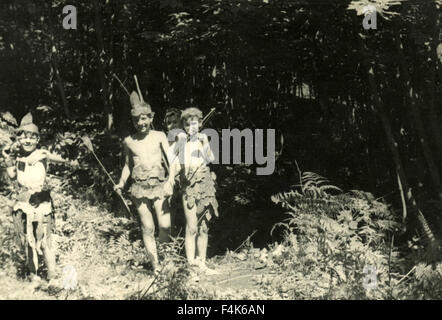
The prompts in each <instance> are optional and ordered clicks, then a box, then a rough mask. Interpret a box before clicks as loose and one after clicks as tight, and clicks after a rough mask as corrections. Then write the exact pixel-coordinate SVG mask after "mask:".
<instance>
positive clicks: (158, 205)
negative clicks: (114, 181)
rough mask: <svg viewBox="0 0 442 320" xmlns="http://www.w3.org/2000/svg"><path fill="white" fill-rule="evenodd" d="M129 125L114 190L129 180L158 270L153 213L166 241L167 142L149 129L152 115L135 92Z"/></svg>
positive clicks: (169, 184) (169, 191)
mask: <svg viewBox="0 0 442 320" xmlns="http://www.w3.org/2000/svg"><path fill="white" fill-rule="evenodd" d="M130 102H131V105H132V110H131V115H132V122H133V124H134V127H135V129H136V133H135V134H133V135H130V136H128V137H126V138H125V139H124V142H123V145H124V151H125V165H124V167H123V171H122V173H121V178H120V181H119V183H118V185H116V186H115V190H117V191H118V192H120V190H121V189H122V188H123V187H124V185H125V184H126V182H127V180H128V178H129V176H131V178H132V185H131V187H130V193H131V196H132V199H133V202H134V204H135V206H136V208H137V211H138V213H139V215H140V220H141V229H142V233H143V242H144V245H145V247H146V251H147V255H148V257H149V260H150V262H151V264H152V267H153V269H154V271H157V270H158V267H159V262H158V254H157V247H156V243H155V237H154V235H155V224H154V220H153V216H152V210H153V211H155V214H156V216H157V219H158V225H159V241H160V242H167V241H169V234H170V209H169V203H168V201H167V197H168V196H170V195H172V188H173V177H171V175H170V174H169V176H167V170H166V168H165V167H164V166H163V163H162V160H163V161H164V154H166V155H167V152H168V150H169V143H168V141H167V137H166V135H165V134H164V133H163V132H161V131H155V130H152V128H151V125H152V121H153V117H154V112H152V109H151V107H150V105H149V104H148V103H146V102H145V101H143V99H142V97H141V100H140V98H139V96H138V94H137V93H136V92H132V94H131V95H130Z"/></svg>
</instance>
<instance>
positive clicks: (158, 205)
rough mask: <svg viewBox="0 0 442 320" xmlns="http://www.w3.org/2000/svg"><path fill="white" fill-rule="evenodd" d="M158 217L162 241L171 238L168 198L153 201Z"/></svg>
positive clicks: (160, 239)
mask: <svg viewBox="0 0 442 320" xmlns="http://www.w3.org/2000/svg"><path fill="white" fill-rule="evenodd" d="M153 206H154V208H155V213H156V215H157V219H158V227H159V229H160V230H159V231H160V232H159V241H160V243H163V242H168V241H169V240H170V209H169V202H168V201H167V199H162V200H161V199H158V200H155V201H154V203H153Z"/></svg>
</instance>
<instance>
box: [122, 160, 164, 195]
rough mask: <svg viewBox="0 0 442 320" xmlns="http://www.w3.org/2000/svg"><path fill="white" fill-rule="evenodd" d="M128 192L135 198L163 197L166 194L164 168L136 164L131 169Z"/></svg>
mask: <svg viewBox="0 0 442 320" xmlns="http://www.w3.org/2000/svg"><path fill="white" fill-rule="evenodd" d="M132 180H133V182H132V185H131V187H130V190H129V191H130V193H131V195H132V197H134V198H135V199H142V198H147V199H149V200H154V199H157V198H158V199H163V198H164V197H165V196H167V194H166V192H165V190H164V185H165V183H166V182H167V177H166V170H165V169H164V168H163V167H160V166H155V167H146V166H143V165H138V166H136V167H134V168H133V170H132Z"/></svg>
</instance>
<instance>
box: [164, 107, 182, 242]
mask: <svg viewBox="0 0 442 320" xmlns="http://www.w3.org/2000/svg"><path fill="white" fill-rule="evenodd" d="M164 128H165V130H166V133H167V138H168V141H169V146H170V148H169V154H168V158H169V159H171V160H170V161H171V163H170V164H169V167H170V174H171V175H173V176H174V188H173V194H172V195H171V196H170V197H169V198H168V200H169V207H170V212H171V215H172V226H173V229H174V234H176V233H177V229H178V225H181V224H184V220H183V221H181V220H182V219H180V217H181V216H180V215H179V211H182V206H181V191H180V179H179V172H180V169H181V167H180V162H179V159H178V157H177V156H176V154H177V153H178V151H177V150H176V149H177V147H178V146H177V142H176V141H177V140H178V137H177V135H176V134H175V133H177V130H178V131H182V126H181V111H180V110H178V109H176V108H169V109H167V110H166V114H165V116H164Z"/></svg>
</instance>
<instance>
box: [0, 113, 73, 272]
mask: <svg viewBox="0 0 442 320" xmlns="http://www.w3.org/2000/svg"><path fill="white" fill-rule="evenodd" d="M39 141H40V135H39V130H38V127H37V126H36V125H35V124H33V123H32V115H31V114H30V113H29V114H27V115H26V116H25V117H23V119H22V121H21V123H20V127H19V128H18V129H17V136H16V142H14V143H13V144H12V145H11V146H9V147H8V148H5V149H7V150H3V155H4V156H5V157H6V164H7V169H6V171H7V173H8V175H9V177H10V178H11V179H12V180H13V181H14V180H15V181H14V185H15V190H14V193H13V195H12V199H11V202H10V207H11V211H12V216H13V220H14V225H15V228H16V231H17V233H18V235H19V238H20V241H21V243H22V245H23V246H24V247H25V255H26V260H27V264H28V267H29V271H30V272H31V275H32V277H33V278H34V279H36V278H38V277H37V271H38V255H43V256H44V260H45V262H46V267H47V270H48V279H52V278H54V277H55V248H54V246H53V243H52V237H51V234H52V228H53V226H54V221H55V220H54V212H53V207H52V200H51V195H50V190H49V188H48V186H47V184H46V170H47V161H53V162H62V163H69V164H70V165H72V166H78V162H76V161H68V160H64V159H63V158H61V157H60V156H59V155H56V154H52V153H50V152H49V151H47V150H44V149H37V146H38V143H39Z"/></svg>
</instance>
